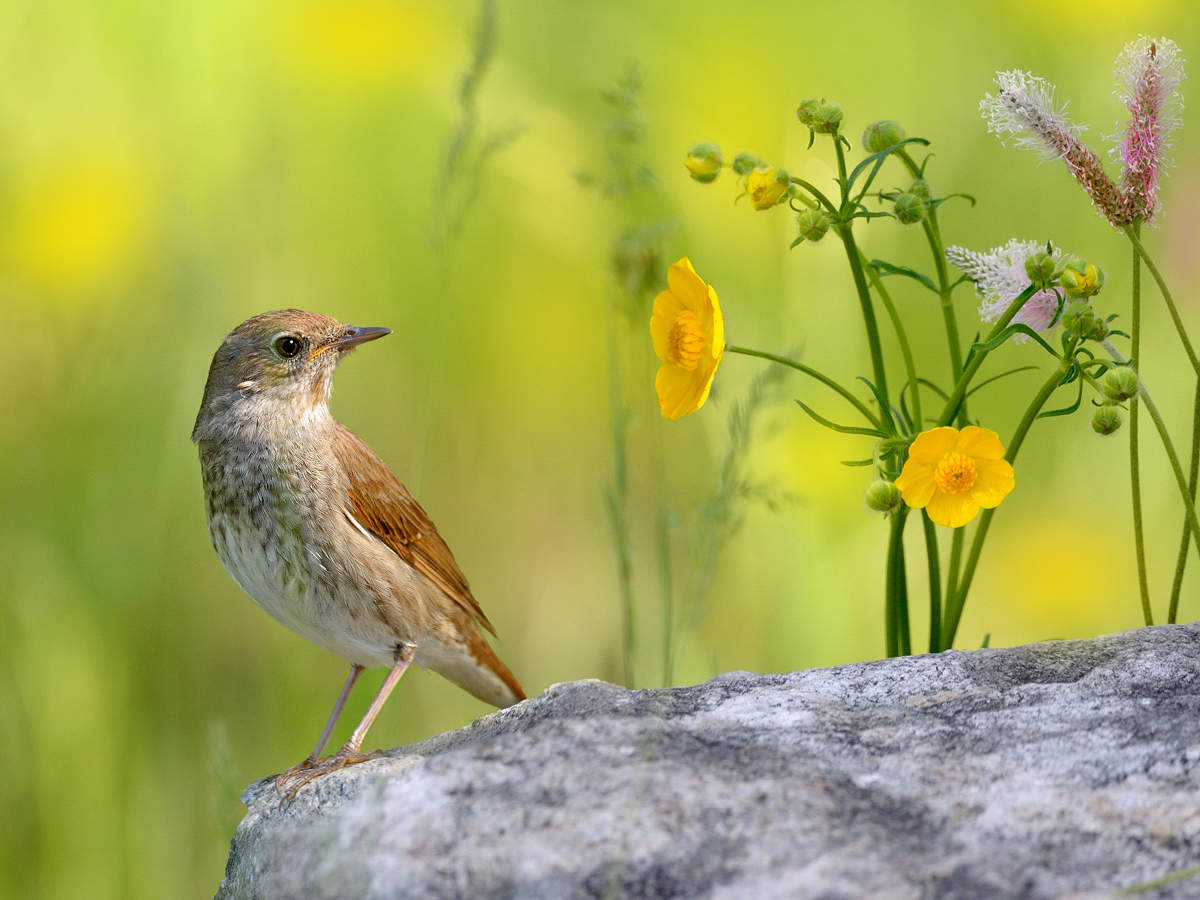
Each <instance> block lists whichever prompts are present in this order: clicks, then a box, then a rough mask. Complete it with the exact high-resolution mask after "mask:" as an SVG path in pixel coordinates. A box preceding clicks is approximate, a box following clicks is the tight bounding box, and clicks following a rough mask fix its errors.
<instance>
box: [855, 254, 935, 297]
mask: <svg viewBox="0 0 1200 900" xmlns="http://www.w3.org/2000/svg"><path fill="white" fill-rule="evenodd" d="M871 266H872V268H874V269H876V270H877V271H878V272H879V273H880V274H881V275H903V276H904V277H905V278H912V279H914V280H915V281H919V282H921V284H923V285H925V287H927V288H929V289H930V290H931V291H933V292H934V293H935V294H936V293H937V287H936V285H934V283H933V279H932V278H930V277H929V276H928V275H922V274H921V273H920V272H918V271H916V270H915V269H910V268H908V266H897V265H894V264H893V263H890V262H885V261H884V260H882V259H873V260H871Z"/></svg>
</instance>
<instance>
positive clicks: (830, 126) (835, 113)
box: [812, 100, 842, 134]
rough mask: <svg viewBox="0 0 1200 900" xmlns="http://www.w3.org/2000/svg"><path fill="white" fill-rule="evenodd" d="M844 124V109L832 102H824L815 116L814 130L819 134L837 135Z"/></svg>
mask: <svg viewBox="0 0 1200 900" xmlns="http://www.w3.org/2000/svg"><path fill="white" fill-rule="evenodd" d="M841 124H842V108H841V107H840V106H838V105H837V104H836V103H833V102H831V101H828V100H827V101H825V102H823V103H822V104H821V105H820V106H819V107H817V111H816V113H814V114H813V121H812V128H813V131H815V132H817V133H818V134H837V131H838V126H840V125H841Z"/></svg>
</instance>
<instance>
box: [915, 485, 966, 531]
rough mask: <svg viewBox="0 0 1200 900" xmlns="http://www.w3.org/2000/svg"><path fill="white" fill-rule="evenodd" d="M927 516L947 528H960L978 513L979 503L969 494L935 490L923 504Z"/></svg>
mask: <svg viewBox="0 0 1200 900" xmlns="http://www.w3.org/2000/svg"><path fill="white" fill-rule="evenodd" d="M925 511H926V512H927V513H929V518H931V519H933V521H934V522H935V523H937V524H938V525H945V526H946V527H948V528H961V527H962V526H964V525H966V524H967V523H968V522H970V521H971V520H972V519H974V518H975V516H976V515H978V514H979V504H978V503H976V502H975V501H974V500H973V499H972V498H971V494H970V493H969V492H968V493H964V494H946V493H943V492H942V491H935V492H934V494H933V497H932V498H931V499H930V501H929V503H928V504H927V505H926V506H925Z"/></svg>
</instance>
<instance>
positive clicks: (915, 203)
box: [892, 191, 929, 225]
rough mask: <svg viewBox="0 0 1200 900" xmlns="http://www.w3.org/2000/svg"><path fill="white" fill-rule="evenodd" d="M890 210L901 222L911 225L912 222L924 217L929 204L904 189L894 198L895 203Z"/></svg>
mask: <svg viewBox="0 0 1200 900" xmlns="http://www.w3.org/2000/svg"><path fill="white" fill-rule="evenodd" d="M892 211H893V212H894V213H895V214H896V218H897V219H899V220H900V221H901V222H902V223H904V224H905V225H912V224H913V223H914V222H920V221H921V220H922V219H923V218H925V216H926V214H927V213H928V212H929V204H928V203H926V202H925V201H924V200H922V199H921V198H920V197H918V196H917V195H916V194H910V193H908V192H907V191H906V192H905V193H903V194H901V195H900V196H898V197H897V198H896V203H895V206H894V207H893V210H892Z"/></svg>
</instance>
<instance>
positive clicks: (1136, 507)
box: [1125, 224, 1154, 625]
mask: <svg viewBox="0 0 1200 900" xmlns="http://www.w3.org/2000/svg"><path fill="white" fill-rule="evenodd" d="M1139 227H1140V226H1139V225H1137V224H1134V225H1130V226H1129V227H1128V228H1126V229H1125V235H1126V237H1128V238H1129V240H1130V241H1131V242H1132V244H1133V285H1132V297H1131V301H1130V312H1129V321H1130V327H1129V330H1130V333H1131V340H1130V345H1131V350H1132V353H1133V358H1134V361H1135V362H1136V363H1137V366H1138V368H1139V369H1141V366H1142V265H1141V257H1140V256H1139V255H1138V247H1139V246H1141V245H1140V244H1139V243H1138V239H1137V231H1138V228H1139ZM1138 407H1139V404H1138V398H1137V397H1136V396H1135V397H1132V398H1130V400H1129V484H1130V496H1131V500H1132V503H1133V554H1134V558H1135V560H1136V561H1137V577H1138V594H1139V595H1140V596H1141V600H1142V618H1143V619H1144V620H1145V622H1146V624H1147V625H1153V624H1154V613H1153V611H1152V610H1151V608H1150V581H1149V577H1148V575H1147V573H1146V533H1145V528H1144V527H1143V525H1142V473H1141V461H1140V459H1139V449H1138V445H1139V441H1138Z"/></svg>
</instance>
